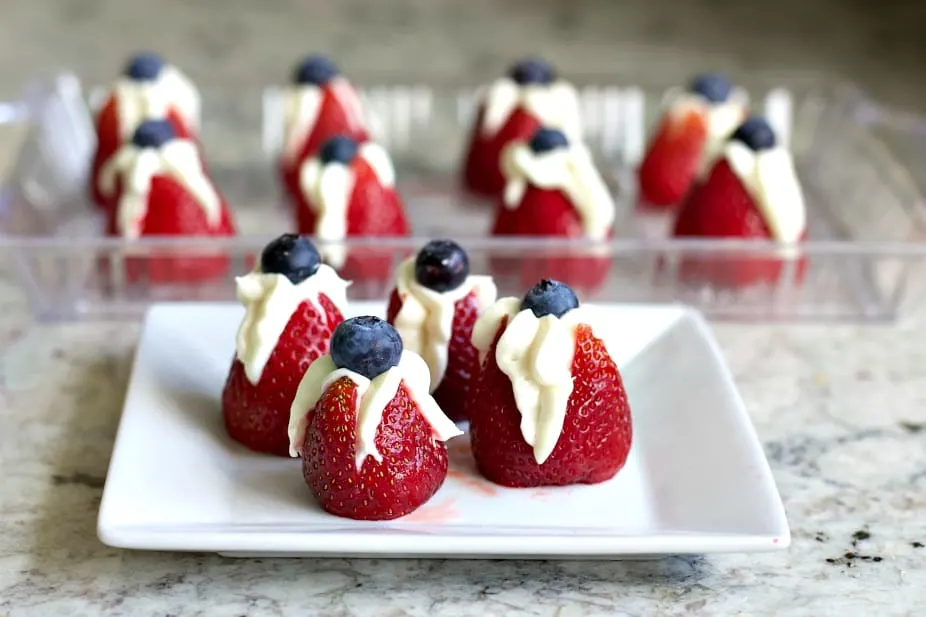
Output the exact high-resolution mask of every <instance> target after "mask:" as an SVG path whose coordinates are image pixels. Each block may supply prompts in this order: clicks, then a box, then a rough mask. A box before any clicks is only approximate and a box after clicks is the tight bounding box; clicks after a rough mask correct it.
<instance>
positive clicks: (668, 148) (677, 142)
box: [639, 108, 707, 207]
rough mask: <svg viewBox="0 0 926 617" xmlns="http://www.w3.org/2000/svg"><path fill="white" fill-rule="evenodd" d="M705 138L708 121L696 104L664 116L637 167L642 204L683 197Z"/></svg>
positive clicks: (658, 204)
mask: <svg viewBox="0 0 926 617" xmlns="http://www.w3.org/2000/svg"><path fill="white" fill-rule="evenodd" d="M706 140H707V122H706V120H705V118H704V115H703V114H702V113H701V112H700V111H699V110H697V109H696V108H692V109H686V110H682V111H679V112H672V111H670V112H669V113H667V114H666V115H665V116H664V117H663V119H662V122H661V123H660V125H659V129H658V130H657V132H656V135H655V137H654V138H653V140H652V142H651V143H650V146H649V149H648V150H647V152H646V155H645V156H644V158H643V163H642V164H641V165H640V169H639V182H640V196H641V198H642V202H643V203H644V204H645V205H648V206H656V207H666V206H673V205H675V204H677V203H679V202H680V201H681V200H682V198H683V197H684V196H685V194H686V193H687V192H688V189H689V187H690V186H691V184H692V182H693V181H694V180H695V177H696V175H697V172H698V165H699V164H700V161H701V153H702V150H703V148H704V144H705V142H706Z"/></svg>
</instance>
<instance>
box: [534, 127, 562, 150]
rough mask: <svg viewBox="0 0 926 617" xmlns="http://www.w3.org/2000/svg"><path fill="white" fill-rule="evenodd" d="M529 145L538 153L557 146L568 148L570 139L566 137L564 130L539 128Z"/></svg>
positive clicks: (554, 148)
mask: <svg viewBox="0 0 926 617" xmlns="http://www.w3.org/2000/svg"><path fill="white" fill-rule="evenodd" d="M529 146H530V149H531V151H533V152H535V153H536V154H543V153H544V152H550V151H551V150H556V149H557V148H568V147H569V140H568V139H566V135H565V134H564V133H563V132H562V131H558V130H556V129H545V128H539V129H537V130H536V131H535V132H534V135H533V137H531V141H530V144H529Z"/></svg>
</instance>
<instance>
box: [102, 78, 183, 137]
mask: <svg viewBox="0 0 926 617" xmlns="http://www.w3.org/2000/svg"><path fill="white" fill-rule="evenodd" d="M112 95H113V98H114V99H115V101H116V114H117V117H118V119H119V136H120V138H121V139H122V141H128V140H129V139H131V137H132V133H133V132H134V131H135V129H136V128H137V127H138V125H139V124H141V123H142V122H143V121H145V120H163V119H165V118H167V113H168V112H169V111H170V110H171V109H174V110H175V111H176V112H177V113H178V114H179V115H180V117H182V118H183V120H184V121H185V122H186V123H187V124H188V125H189V126H190V127H191V128H193V129H197V128H198V127H199V114H200V105H201V102H200V98H199V92H197V90H196V86H194V85H193V82H192V81H190V79H189V78H188V77H187V76H186V75H184V74H183V73H182V72H180V70H179V69H177V68H176V67H174V66H171V65H167V66H165V67H164V68H163V69H161V72H160V74H159V75H158V77H157V79H154V80H152V81H134V80H132V79H130V78H129V77H122V78H120V79H119V80H118V81H117V82H116V83H115V85H114V86H113V90H112Z"/></svg>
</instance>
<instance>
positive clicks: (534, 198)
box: [492, 185, 611, 290]
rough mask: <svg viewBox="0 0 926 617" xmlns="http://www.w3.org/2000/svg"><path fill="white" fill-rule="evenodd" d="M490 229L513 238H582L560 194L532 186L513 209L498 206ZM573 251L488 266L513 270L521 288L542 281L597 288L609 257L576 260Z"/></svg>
mask: <svg viewBox="0 0 926 617" xmlns="http://www.w3.org/2000/svg"><path fill="white" fill-rule="evenodd" d="M494 229H495V230H499V229H501V230H502V231H503V233H502V234H501V235H514V236H535V237H542V236H552V237H565V238H581V237H583V236H584V235H585V232H584V230H583V227H582V219H581V218H580V216H579V213H578V212H577V211H576V209H575V208H574V207H573V205H572V202H571V201H570V200H569V198H568V197H567V196H566V195H565V194H564V193H563V192H562V191H560V190H559V189H544V188H539V187H536V186H533V185H528V188H527V190H526V191H525V193H524V197H522V198H521V202H520V204H518V206H517V207H516V208H513V209H508V208H507V207H506V206H505V204H504V203H499V205H498V206H497V208H496V219H495V227H494ZM539 250H541V249H538V251H539ZM576 252H578V249H577V250H575V251H564V250H562V249H548V250H546V251H543V256H542V257H541V256H537V257H530V258H519V259H513V258H512V259H507V258H505V259H501V260H499V259H493V260H492V266H493V269H500V270H501V273H503V274H504V273H508V272H511V271H512V270H516V271H517V272H518V274H519V279H520V281H521V285H522V286H527V285H531V284H533V282H534V281H537V280H539V279H543V278H553V279H556V280H559V281H562V282H564V283H566V284H567V285H569V286H570V287H575V288H578V289H585V290H593V289H595V288H597V287H599V286H601V285H602V284H603V283H604V281H605V279H606V278H607V276H608V271H609V270H610V267H611V261H610V258H608V257H584V256H583V257H578V256H574V255H575V254H576Z"/></svg>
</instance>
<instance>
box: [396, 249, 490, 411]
mask: <svg viewBox="0 0 926 617" xmlns="http://www.w3.org/2000/svg"><path fill="white" fill-rule="evenodd" d="M469 271H470V270H469V256H468V255H467V254H466V251H465V250H464V249H463V247H461V246H460V245H459V244H457V243H456V242H454V241H452V240H433V241H431V242H429V243H428V244H426V245H425V246H424V247H423V248H422V249H421V250H420V251H419V252H418V254H417V255H416V256H414V257H411V258H409V259H407V260H406V261H404V262H402V264H401V265H400V266H399V268H398V272H397V273H396V287H395V289H394V290H393V291H392V295H391V296H390V298H389V308H388V311H387V320H388V321H389V323H391V324H392V325H393V326H395V328H396V330H397V331H398V332H399V334H400V335H401V336H402V342H403V344H404V346H405V349H407V350H409V351H413V352H415V353H417V354H418V355H420V356H421V357H422V358H424V360H425V362H427V364H428V368H429V369H430V371H431V390H432V392H433V395H434V399H435V400H436V401H437V403H438V404H439V405H440V406H441V409H443V410H444V413H446V414H447V415H448V416H449V417H450V419H452V420H454V421H461V420H466V409H467V406H468V405H469V403H470V401H471V396H470V390H471V387H472V386H473V384H474V383H475V381H476V379H477V378H478V376H479V352H478V351H477V350H476V348H475V347H473V344H472V342H471V340H470V339H471V338H472V333H473V325H474V324H475V323H476V319H478V318H479V315H481V314H482V312H483V311H484V310H485V309H486V308H488V307H489V306H490V305H491V304H492V303H493V302H495V298H496V294H497V290H496V288H495V283H493V282H492V278H491V277H489V276H470V273H469Z"/></svg>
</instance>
